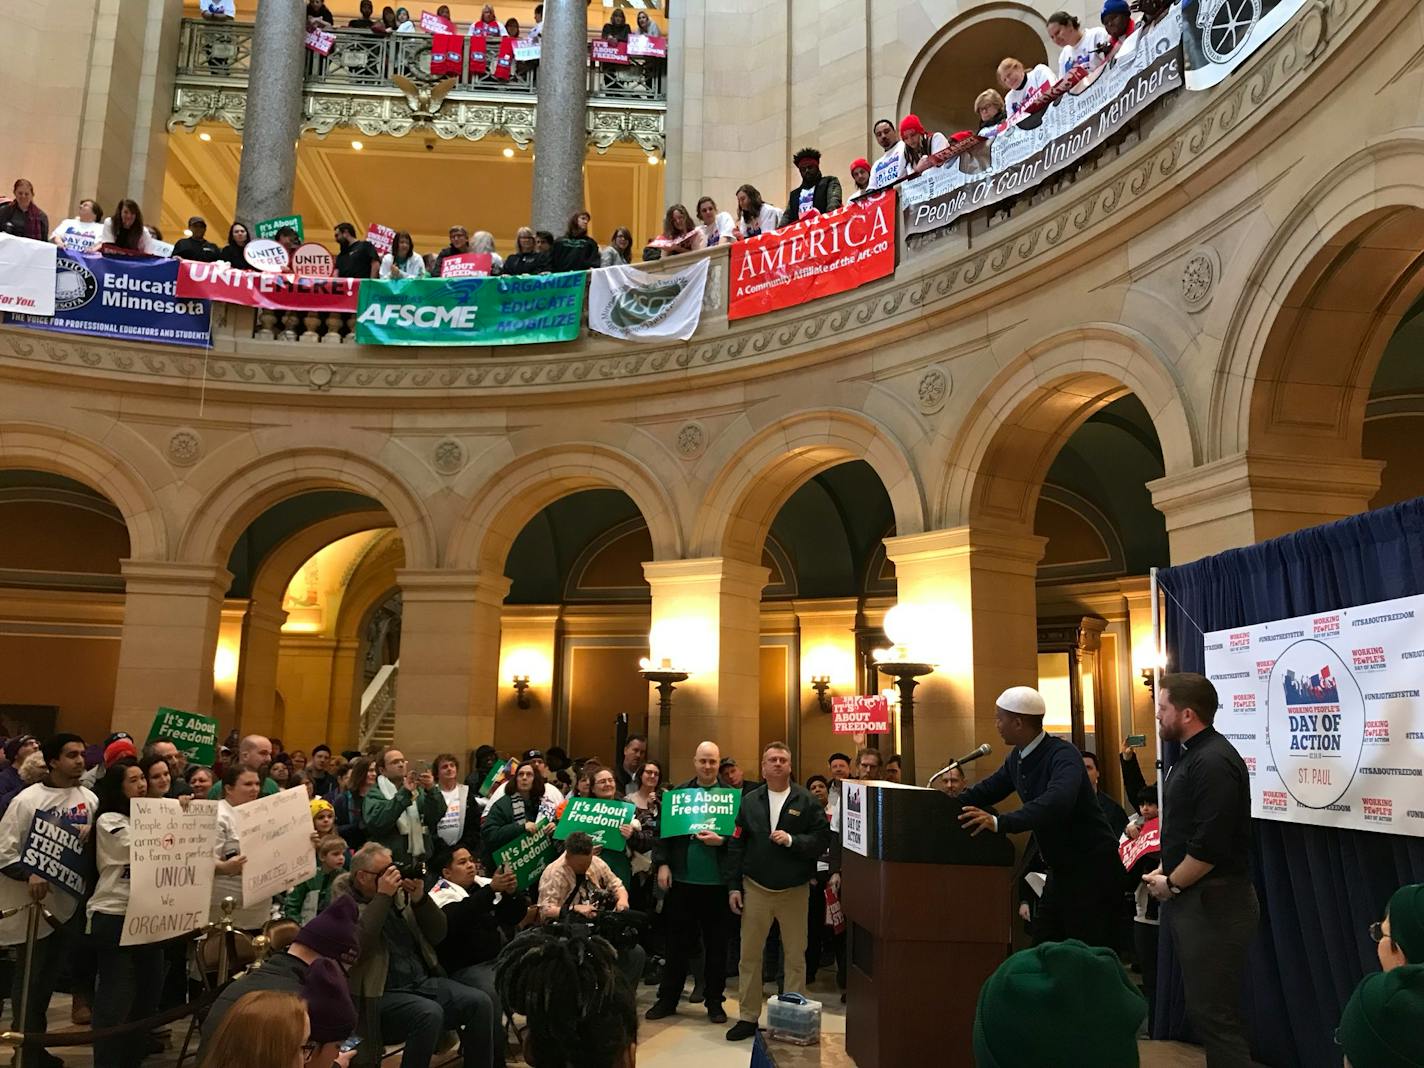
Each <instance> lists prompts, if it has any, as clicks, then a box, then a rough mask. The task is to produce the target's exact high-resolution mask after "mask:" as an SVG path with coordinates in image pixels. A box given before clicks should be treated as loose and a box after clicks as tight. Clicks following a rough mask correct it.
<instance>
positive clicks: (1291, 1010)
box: [1153, 498, 1424, 1068]
mask: <svg viewBox="0 0 1424 1068" xmlns="http://www.w3.org/2000/svg"><path fill="white" fill-rule="evenodd" d="M1158 577H1159V579H1160V581H1161V584H1162V586H1163V588H1164V589H1165V591H1166V594H1167V596H1164V597H1163V598H1162V600H1163V601H1164V602H1165V622H1166V645H1167V654H1168V663H1169V664H1170V665H1171V670H1173V671H1203V670H1204V654H1203V651H1202V632H1203V631H1214V630H1223V629H1225V628H1227V627H1242V626H1249V625H1251V624H1254V623H1264V622H1267V621H1269V620H1273V619H1286V618H1289V617H1291V616H1298V615H1305V614H1307V613H1313V612H1323V611H1326V610H1328V609H1333V608H1353V607H1355V606H1356V605H1363V604H1370V603H1372V602H1375V601H1386V600H1390V599H1392V598H1396V597H1408V596H1412V595H1415V594H1424V498H1416V499H1414V500H1411V501H1405V502H1403V503H1402V504H1398V505H1395V506H1393V507H1391V508H1384V509H1380V510H1379V511H1375V512H1367V513H1365V514H1363V515H1358V516H1352V517H1350V518H1349V519H1342V520H1340V521H1339V522H1336V523H1330V524H1327V525H1325V526H1320V527H1312V528H1310V529H1309V530H1302V531H1299V532H1298V533H1295V534H1288V535H1286V536H1285V537H1282V538H1276V539H1275V540H1273V541H1267V542H1262V543H1261V544H1259V545H1253V546H1250V547H1249V548H1245V549H1233V550H1231V551H1230V552H1225V553H1221V554H1220V555H1218V556H1212V557H1207V558H1206V559H1204V560H1198V561H1196V562H1195V563H1191V564H1185V565H1183V566H1181V567H1174V568H1171V569H1169V570H1166V571H1163V572H1160V573H1159V576H1158ZM1170 748H1175V747H1170ZM1175 755H1176V754H1175V753H1173V752H1166V751H1164V753H1163V757H1164V760H1166V761H1167V762H1168V763H1169V764H1170V761H1171V760H1172V759H1174V758H1175ZM1164 816H1165V818H1166V819H1169V820H1170V819H1171V818H1172V816H1171V813H1170V812H1167V813H1164ZM1252 825H1253V826H1252V831H1253V835H1252V837H1253V841H1254V847H1255V848H1254V856H1253V858H1252V860H1253V869H1254V874H1255V880H1256V892H1257V894H1258V895H1259V896H1260V899H1261V925H1260V928H1259V929H1258V932H1257V939H1256V944H1255V946H1254V947H1253V949H1252V952H1251V960H1250V964H1249V967H1248V970H1247V977H1246V978H1247V982H1246V993H1245V998H1246V1000H1245V1009H1246V1013H1247V1019H1248V1021H1249V1023H1250V1027H1251V1035H1252V1050H1253V1052H1254V1055H1255V1057H1256V1059H1257V1060H1259V1061H1260V1062H1261V1063H1262V1064H1266V1065H1271V1066H1275V1068H1289V1066H1295V1065H1304V1066H1308V1068H1316V1066H1321V1068H1326V1066H1332V1068H1333V1066H1338V1065H1339V1064H1340V1054H1339V1051H1338V1050H1337V1048H1336V1045H1335V1039H1334V1036H1335V1028H1336V1026H1337V1025H1338V1024H1339V1021H1340V1010H1341V1009H1342V1008H1343V1007H1344V1005H1345V1002H1346V1000H1348V998H1349V996H1350V993H1351V991H1353V990H1354V988H1355V985H1356V984H1357V983H1358V982H1359V980H1360V977H1361V976H1363V975H1364V974H1365V973H1366V972H1367V971H1373V970H1376V969H1378V967H1379V963H1378V961H1377V959H1376V957H1375V947H1374V943H1372V942H1371V941H1370V939H1369V935H1368V933H1367V930H1366V929H1367V927H1368V925H1369V924H1370V923H1372V922H1373V921H1375V920H1377V919H1380V918H1381V916H1382V915H1383V913H1384V906H1385V904H1386V902H1387V901H1388V900H1389V895H1390V894H1391V893H1392V892H1393V891H1394V890H1395V889H1396V888H1397V887H1399V886H1400V885H1402V884H1404V883H1411V882H1424V838H1412V837H1405V836H1402V835H1389V834H1372V833H1366V832H1363V831H1347V830H1337V829H1334V828H1329V827H1308V826H1303V825H1299V824H1290V823H1278V822H1274V821H1270V820H1253V821H1252ZM1173 958H1174V954H1173V952H1172V947H1171V945H1170V940H1169V939H1167V938H1166V937H1165V936H1164V938H1163V940H1162V946H1161V956H1160V958H1159V968H1160V971H1159V983H1158V1002H1157V1016H1156V1020H1155V1023H1154V1028H1153V1033H1154V1035H1156V1036H1157V1037H1166V1038H1190V1037H1191V1036H1190V1031H1189V1028H1188V1027H1187V1023H1186V1007H1185V1004H1184V1001H1183V995H1182V986H1181V976H1180V973H1179V972H1178V971H1177V970H1176V964H1175V960H1174V959H1173Z"/></svg>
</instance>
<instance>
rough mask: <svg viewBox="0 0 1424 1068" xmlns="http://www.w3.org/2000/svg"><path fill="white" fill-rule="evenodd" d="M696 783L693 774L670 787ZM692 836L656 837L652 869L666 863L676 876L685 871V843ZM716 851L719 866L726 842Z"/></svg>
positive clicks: (678, 787)
mask: <svg viewBox="0 0 1424 1068" xmlns="http://www.w3.org/2000/svg"><path fill="white" fill-rule="evenodd" d="M698 785H700V783H698V781H697V776H696V775H694V776H693V777H692V778H690V779H688V780H687V781H686V782H685V783H682V784H681V785H678V786H674V787H672V789H674V790H690V789H691V788H692V787H694V786H698ZM721 785H722V784H721V783H714V784H713V785H711V786H709V787H706V789H708V790H715V789H718V788H719V787H720V786H721ZM692 837H693V836H692V835H690V834H680V835H678V836H677V837H676V838H663V837H661V836H659V837H658V839H657V840H656V841H654V842H653V871H654V872H656V871H657V869H658V868H660V867H662V866H663V865H664V864H666V865H667V866H668V867H669V868H671V869H672V871H673V875H674V876H676V875H677V873H678V872H685V871H686V870H687V843H688V842H690V841H692ZM730 841H731V839H730V838H728V839H727V842H730ZM716 851H717V856H718V862H717V863H718V866H719V867H720V865H721V864H722V861H723V858H725V857H726V855H727V845H726V843H723V844H722V845H720V846H718V847H717V850H716Z"/></svg>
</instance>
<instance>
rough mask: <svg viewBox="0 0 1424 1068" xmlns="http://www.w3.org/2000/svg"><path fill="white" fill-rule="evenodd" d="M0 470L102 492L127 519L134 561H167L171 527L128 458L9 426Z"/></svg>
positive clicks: (80, 439)
mask: <svg viewBox="0 0 1424 1068" xmlns="http://www.w3.org/2000/svg"><path fill="white" fill-rule="evenodd" d="M0 467H7V468H29V469H31V470H35V471H48V472H50V473H51V474H56V475H64V476H65V477H66V478H72V479H74V480H75V481H76V482H82V483H84V485H86V486H88V487H89V488H90V489H93V490H94V491H95V492H97V493H102V494H103V495H104V496H105V497H107V498H108V499H109V500H110V501H112V502H113V504H114V507H116V508H117V509H118V510H119V512H120V513H121V514H122V515H123V517H124V525H125V526H126V527H127V528H128V532H129V556H130V558H131V559H134V560H164V559H167V556H168V527H167V523H166V521H165V518H164V513H163V510H162V509H161V508H160V507H159V503H158V496H157V492H156V490H155V488H154V487H153V486H152V485H150V484H149V482H148V480H146V479H145V478H144V476H143V475H142V474H140V473H139V470H138V468H137V467H136V466H135V465H134V464H133V463H131V462H130V461H129V460H128V459H127V458H126V457H123V456H120V455H118V454H117V453H115V452H114V451H112V450H111V449H109V448H107V447H105V446H104V445H101V444H100V443H99V442H97V441H94V440H92V439H91V438H88V437H86V436H85V435H82V434H79V433H76V432H75V431H73V430H69V429H66V428H61V427H54V426H44V425H41V424H39V423H24V422H6V423H5V424H4V425H3V426H0Z"/></svg>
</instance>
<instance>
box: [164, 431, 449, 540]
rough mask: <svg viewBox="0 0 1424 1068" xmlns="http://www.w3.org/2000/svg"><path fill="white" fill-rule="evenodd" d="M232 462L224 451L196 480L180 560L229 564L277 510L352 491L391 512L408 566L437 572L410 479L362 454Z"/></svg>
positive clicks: (314, 451) (428, 525)
mask: <svg viewBox="0 0 1424 1068" xmlns="http://www.w3.org/2000/svg"><path fill="white" fill-rule="evenodd" d="M225 459H226V457H225V456H224V454H223V452H222V451H220V452H218V453H215V454H214V455H213V456H212V457H211V458H210V459H209V460H208V461H206V462H205V463H204V464H200V465H199V467H198V469H196V470H195V472H194V478H193V479H192V480H191V482H190V485H192V486H193V488H194V489H196V490H197V491H198V494H199V495H200V496H199V500H198V502H197V503H196V504H195V506H194V507H193V509H192V512H191V518H190V519H189V521H188V525H187V527H186V528H185V529H184V531H183V535H182V537H181V539H180V540H179V543H178V558H179V559H180V560H183V561H188V562H194V563H196V562H214V561H216V562H226V560H227V556H228V553H229V552H230V551H231V549H232V546H233V544H234V543H235V542H236V541H237V538H238V537H239V536H240V535H241V533H242V531H243V530H244V529H246V527H247V525H248V524H249V523H251V522H252V521H253V520H254V519H256V518H257V517H258V516H259V515H261V514H262V513H263V512H264V511H266V510H267V509H268V508H270V507H272V506H273V505H274V504H278V503H280V502H281V501H284V500H286V499H288V498H290V497H295V496H297V495H298V494H301V493H307V492H310V491H312V490H326V489H344V490H351V491H353V492H355V493H363V494H365V495H367V496H368V497H372V498H374V499H375V500H377V501H379V502H380V503H381V504H382V505H383V506H384V507H385V509H386V511H387V512H388V513H389V514H390V518H391V522H392V523H393V524H394V526H395V527H396V529H397V530H399V531H400V535H401V540H402V541H403V542H404V543H405V550H406V561H407V566H409V567H412V568H433V567H435V566H436V563H437V561H438V559H439V555H438V554H439V550H438V547H437V545H436V540H435V529H434V523H433V522H432V520H431V517H430V515H429V512H428V511H427V510H426V507H425V504H424V502H423V501H422V500H421V499H420V498H419V497H418V496H417V495H416V493H415V492H414V490H412V489H411V487H410V485H409V484H408V483H407V482H406V481H405V480H404V479H403V478H401V477H400V476H398V475H396V474H394V473H393V472H391V471H390V470H388V469H386V468H385V467H382V466H381V465H379V464H377V463H373V462H372V461H370V460H367V459H365V458H364V457H363V456H361V455H359V454H358V453H356V452H355V451H353V450H351V449H337V448H326V447H312V448H292V449H285V450H282V451H278V452H273V453H269V454H267V455H264V456H261V457H259V458H258V459H256V460H253V461H251V462H250V463H247V464H244V465H242V466H241V467H238V468H237V469H236V470H233V469H231V468H228V467H226V464H225V463H224V461H225ZM220 465H221V466H220Z"/></svg>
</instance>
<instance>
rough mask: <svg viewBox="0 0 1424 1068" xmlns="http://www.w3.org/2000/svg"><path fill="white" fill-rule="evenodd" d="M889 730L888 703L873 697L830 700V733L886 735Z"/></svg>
mask: <svg viewBox="0 0 1424 1068" xmlns="http://www.w3.org/2000/svg"><path fill="white" fill-rule="evenodd" d="M889 730H890V703H889V702H888V701H886V700H885V698H884V697H883V696H881V695H879V694H877V695H876V696H874V697H863V696H862V697H833V698H831V731H832V732H833V733H835V734H886V733H888V732H889Z"/></svg>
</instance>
